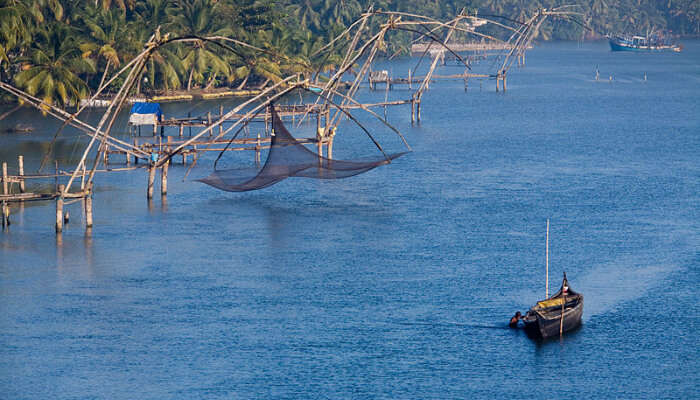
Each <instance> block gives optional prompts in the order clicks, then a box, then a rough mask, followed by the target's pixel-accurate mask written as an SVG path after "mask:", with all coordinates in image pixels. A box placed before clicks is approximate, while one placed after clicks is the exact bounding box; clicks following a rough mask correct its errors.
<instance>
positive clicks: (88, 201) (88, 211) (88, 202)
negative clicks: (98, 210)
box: [85, 182, 93, 228]
mask: <svg viewBox="0 0 700 400" xmlns="http://www.w3.org/2000/svg"><path fill="white" fill-rule="evenodd" d="M92 186H93V183H92V182H90V183H88V187H87V192H86V193H85V227H86V228H92Z"/></svg>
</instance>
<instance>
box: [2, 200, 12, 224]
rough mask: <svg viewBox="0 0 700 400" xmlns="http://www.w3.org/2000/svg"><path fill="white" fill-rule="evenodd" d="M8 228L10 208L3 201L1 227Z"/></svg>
mask: <svg viewBox="0 0 700 400" xmlns="http://www.w3.org/2000/svg"><path fill="white" fill-rule="evenodd" d="M8 226H10V206H9V205H8V204H7V202H6V201H5V200H3V201H2V227H3V228H6V227H8Z"/></svg>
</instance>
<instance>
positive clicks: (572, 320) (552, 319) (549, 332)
mask: <svg viewBox="0 0 700 400" xmlns="http://www.w3.org/2000/svg"><path fill="white" fill-rule="evenodd" d="M582 316H583V296H582V297H581V299H580V300H579V302H578V304H576V306H575V307H572V308H568V309H566V310H565V311H564V318H563V321H562V316H561V313H557V314H554V315H553V314H551V313H542V312H537V311H531V312H529V313H528V315H527V316H526V318H525V319H524V323H525V330H526V331H527V332H528V333H529V334H530V335H532V336H536V337H541V338H545V339H546V338H550V337H555V336H559V331H560V328H561V332H562V333H565V332H569V331H572V330H574V329H576V328H578V327H579V326H581V317H582Z"/></svg>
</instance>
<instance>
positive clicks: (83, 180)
mask: <svg viewBox="0 0 700 400" xmlns="http://www.w3.org/2000/svg"><path fill="white" fill-rule="evenodd" d="M82 169H83V174H82V175H81V176H80V190H83V189H85V163H83V165H82Z"/></svg>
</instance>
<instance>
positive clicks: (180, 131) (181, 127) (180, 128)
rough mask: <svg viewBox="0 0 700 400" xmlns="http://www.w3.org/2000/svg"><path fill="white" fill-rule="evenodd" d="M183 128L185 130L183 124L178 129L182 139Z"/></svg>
mask: <svg viewBox="0 0 700 400" xmlns="http://www.w3.org/2000/svg"><path fill="white" fill-rule="evenodd" d="M183 128H184V126H183V125H182V124H180V127H179V128H178V132H177V134H178V136H180V137H182V130H183Z"/></svg>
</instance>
